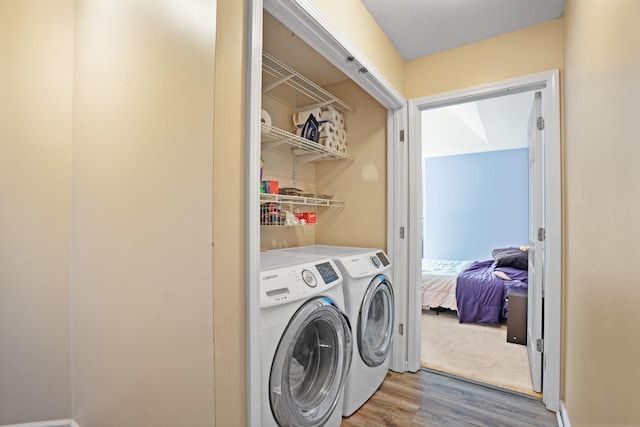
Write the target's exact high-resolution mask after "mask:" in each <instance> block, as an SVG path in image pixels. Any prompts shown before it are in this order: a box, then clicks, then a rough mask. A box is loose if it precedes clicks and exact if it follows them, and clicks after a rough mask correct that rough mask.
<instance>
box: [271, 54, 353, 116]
mask: <svg viewBox="0 0 640 427" xmlns="http://www.w3.org/2000/svg"><path fill="white" fill-rule="evenodd" d="M262 71H263V86H262V93H263V94H264V95H267V96H270V97H273V98H276V99H278V100H279V101H280V102H282V103H284V104H287V105H288V106H290V107H292V108H294V109H302V108H312V107H313V108H315V107H323V106H325V105H333V107H334V108H335V109H336V110H338V111H342V112H344V111H353V109H352V108H351V107H350V106H349V105H348V104H347V103H346V102H344V101H342V100H340V99H339V98H338V97H336V96H334V95H333V94H331V93H330V92H328V91H326V90H324V89H323V88H321V87H320V86H318V85H317V84H316V83H314V82H312V81H311V80H309V79H307V78H306V77H304V76H303V75H302V74H300V73H298V72H297V71H295V70H294V69H292V68H290V67H289V66H287V65H286V64H284V63H282V62H281V61H279V60H277V59H276V58H274V57H273V56H271V55H270V54H268V53H267V52H262ZM282 85H285V86H287V87H288V88H290V89H291V91H288V92H278V93H276V92H277V91H274V89H276V88H278V87H281V86H282Z"/></svg>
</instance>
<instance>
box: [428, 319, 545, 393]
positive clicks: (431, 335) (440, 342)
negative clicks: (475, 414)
mask: <svg viewBox="0 0 640 427" xmlns="http://www.w3.org/2000/svg"><path fill="white" fill-rule="evenodd" d="M421 362H422V366H424V367H426V368H430V369H434V370H437V371H443V372H447V373H450V374H454V375H458V376H461V377H465V378H469V379H472V380H474V381H479V382H483V383H487V384H492V385H495V386H498V387H502V388H507V389H510V390H514V391H517V392H520V393H526V394H530V395H534V396H539V394H537V393H534V392H533V386H532V385H531V374H530V373H529V360H528V356H527V347H526V346H524V345H520V344H513V343H508V342H507V325H506V324H505V325H484V324H474V323H463V324H460V323H459V322H458V316H457V315H456V313H455V312H443V313H440V314H439V315H436V312H435V311H423V312H422V355H421Z"/></svg>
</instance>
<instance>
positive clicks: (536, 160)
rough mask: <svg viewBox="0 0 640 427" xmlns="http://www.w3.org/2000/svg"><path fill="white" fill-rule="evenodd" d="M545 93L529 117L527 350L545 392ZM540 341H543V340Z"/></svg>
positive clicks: (533, 377)
mask: <svg viewBox="0 0 640 427" xmlns="http://www.w3.org/2000/svg"><path fill="white" fill-rule="evenodd" d="M541 98H542V95H541V93H540V92H536V94H535V97H534V100H533V106H532V107H531V116H530V117H529V132H528V134H529V294H528V307H527V351H528V353H529V365H530V367H531V381H532V383H533V391H535V392H538V393H540V392H542V350H543V349H542V345H541V344H539V343H542V304H543V300H542V298H543V281H542V279H543V273H544V157H543V147H542V132H543V129H544V124H543V123H542V122H539V118H541V117H542V107H541V105H542V102H541ZM539 340H540V341H539Z"/></svg>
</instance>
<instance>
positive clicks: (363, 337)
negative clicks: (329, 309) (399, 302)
mask: <svg viewBox="0 0 640 427" xmlns="http://www.w3.org/2000/svg"><path fill="white" fill-rule="evenodd" d="M272 253H286V254H299V255H302V254H307V255H309V254H310V255H315V256H325V257H330V258H331V259H333V260H334V261H335V263H336V264H337V265H338V268H339V269H340V271H341V272H342V275H343V276H344V282H343V284H342V289H343V291H344V299H345V306H346V310H347V316H348V317H349V319H350V321H351V327H352V328H353V334H354V344H353V360H352V362H351V370H350V372H349V376H348V377H347V382H346V384H345V389H344V404H343V409H342V415H343V416H345V417H348V416H349V415H351V414H353V413H354V412H355V411H356V410H357V409H358V408H360V406H362V405H363V404H364V403H365V402H366V401H367V400H368V399H369V398H370V397H371V396H372V395H373V394H374V393H375V392H376V390H377V389H378V388H379V387H380V384H382V382H383V381H384V378H385V377H386V375H387V372H388V370H389V368H388V367H389V361H388V356H389V353H390V351H391V340H392V336H393V323H394V316H395V315H394V311H395V308H394V307H395V306H394V299H393V286H392V284H391V279H390V278H389V275H390V270H391V262H390V261H389V258H388V257H387V255H386V254H385V253H384V251H382V250H380V249H372V248H354V247H346V246H325V245H313V246H301V247H298V248H290V249H278V250H275V251H272Z"/></svg>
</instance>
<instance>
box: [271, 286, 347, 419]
mask: <svg viewBox="0 0 640 427" xmlns="http://www.w3.org/2000/svg"><path fill="white" fill-rule="evenodd" d="M352 346H353V341H352V335H351V326H350V325H349V321H348V320H347V317H346V315H345V314H344V313H343V312H342V311H341V310H340V309H339V308H338V307H337V306H336V305H335V303H334V302H333V301H332V300H331V299H330V298H327V297H319V298H315V299H311V300H309V301H307V302H306V303H305V304H303V306H302V307H300V308H299V309H298V311H297V312H296V313H295V314H294V315H293V317H292V318H291V320H290V321H289V324H288V325H287V328H286V329H285V331H284V333H283V335H282V337H281V338H280V343H279V344H278V348H277V349H276V354H275V357H274V359H273V363H272V365H271V374H270V376H269V401H270V403H271V412H272V413H273V416H274V417H275V419H276V422H277V423H278V424H279V425H280V426H283V427H285V426H321V425H323V424H324V423H325V422H326V421H327V420H328V419H329V417H331V415H332V414H333V411H334V410H335V409H336V405H337V403H338V400H339V397H340V393H341V392H342V387H343V385H344V381H345V379H346V376H347V373H348V372H349V367H350V366H351V353H352Z"/></svg>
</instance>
